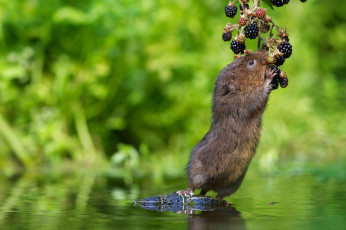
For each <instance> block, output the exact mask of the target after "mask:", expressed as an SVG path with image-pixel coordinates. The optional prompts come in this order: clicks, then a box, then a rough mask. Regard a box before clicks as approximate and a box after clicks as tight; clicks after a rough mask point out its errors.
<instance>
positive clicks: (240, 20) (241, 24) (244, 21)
mask: <svg viewBox="0 0 346 230" xmlns="http://www.w3.org/2000/svg"><path fill="white" fill-rule="evenodd" d="M246 21H247V20H246V18H245V17H241V18H239V20H238V24H239V25H240V26H245V25H246Z"/></svg>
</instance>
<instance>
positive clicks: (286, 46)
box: [278, 42, 292, 58]
mask: <svg viewBox="0 0 346 230" xmlns="http://www.w3.org/2000/svg"><path fill="white" fill-rule="evenodd" d="M278 50H279V51H280V52H281V53H283V54H284V57H285V58H289V57H290V56H291V54H292V45H291V44H290V43H289V42H281V43H280V45H279V46H278Z"/></svg>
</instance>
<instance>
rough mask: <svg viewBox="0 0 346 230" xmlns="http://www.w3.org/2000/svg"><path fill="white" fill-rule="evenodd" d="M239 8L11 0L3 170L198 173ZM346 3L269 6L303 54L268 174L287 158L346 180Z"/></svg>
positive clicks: (261, 158)
mask: <svg viewBox="0 0 346 230" xmlns="http://www.w3.org/2000/svg"><path fill="white" fill-rule="evenodd" d="M225 4H227V1H215V0H213V1H212V0H205V1H198V0H190V1H185V0H174V1H173V0H169V1H167V0H153V1H135V0H104V1H96V0H85V1H72V0H51V1H44V0H23V1H1V2H0V49H1V52H0V169H1V173H2V174H5V175H11V174H13V173H14V172H16V171H17V170H18V169H23V168H26V169H32V168H38V167H42V166H47V167H49V168H61V167H63V168H65V167H70V166H72V167H79V168H85V167H87V168H88V167H94V166H95V165H96V166H97V167H98V168H107V169H110V170H109V173H110V174H112V175H114V176H119V177H123V178H125V181H126V182H127V183H131V182H132V180H133V177H134V176H145V175H146V176H148V175H151V176H153V177H155V178H161V177H162V176H170V177H175V176H181V175H184V173H185V172H184V167H185V164H186V162H187V160H188V157H189V153H190V150H191V149H192V148H193V146H194V145H195V144H196V143H198V141H199V140H200V139H201V138H202V137H203V135H204V134H205V133H206V132H207V130H208V128H209V125H210V117H211V112H210V110H211V109H210V107H211V95H212V91H213V87H214V81H215V77H216V76H217V74H218V73H219V71H220V70H221V69H222V68H223V67H224V66H225V65H227V64H228V63H230V62H232V60H233V54H232V52H231V51H230V49H229V43H225V42H223V41H222V40H221V34H222V28H223V27H224V25H225V24H226V23H227V22H228V21H229V20H228V19H227V18H226V17H225V16H224V12H223V10H224V6H225ZM345 10H346V3H345V1H343V0H336V1H333V3H331V2H330V1H327V0H321V1H318V0H309V1H307V2H306V3H300V2H299V1H291V2H290V3H289V4H288V5H287V6H284V7H281V8H276V9H275V11H272V10H268V14H269V15H270V16H272V17H273V18H274V21H275V22H276V23H277V24H278V25H279V26H281V27H286V28H287V31H288V33H289V34H290V42H291V44H292V45H293V55H292V57H291V58H290V59H288V60H287V61H286V63H285V65H284V66H283V68H282V69H283V70H285V71H286V72H287V75H288V77H289V86H288V87H287V88H285V89H281V88H279V90H276V91H273V93H272V94H271V97H270V102H269V105H268V108H267V110H266V112H265V115H264V118H263V122H264V129H263V132H262V138H261V144H260V146H259V149H258V151H257V155H256V158H255V162H254V165H255V166H256V167H257V168H258V169H260V170H261V171H263V172H276V171H277V170H278V165H279V164H278V163H280V161H284V162H285V164H286V165H289V167H291V168H294V169H297V168H298V169H299V168H302V167H306V166H307V165H315V166H317V167H322V168H323V167H326V166H328V167H333V168H335V169H336V173H335V175H337V176H340V175H341V176H342V177H346V175H345V174H342V173H341V171H342V169H344V168H345V163H346V162H345V161H346V160H345V159H346V158H345V156H346V151H345V149H346V119H345V115H346V113H345V112H346V103H345V100H346V78H345V72H346V65H345V63H346V57H345V56H346V33H345V31H346V14H345ZM235 21H236V19H233V20H231V22H233V23H235ZM247 46H248V47H250V48H251V47H252V48H255V42H253V43H252V44H250V43H247ZM338 169H341V170H338Z"/></svg>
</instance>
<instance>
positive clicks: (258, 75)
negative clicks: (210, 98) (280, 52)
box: [214, 51, 269, 96]
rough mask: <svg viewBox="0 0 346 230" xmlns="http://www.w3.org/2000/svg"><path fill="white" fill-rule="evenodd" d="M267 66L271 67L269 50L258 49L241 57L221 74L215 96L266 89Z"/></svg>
mask: <svg viewBox="0 0 346 230" xmlns="http://www.w3.org/2000/svg"><path fill="white" fill-rule="evenodd" d="M267 68H269V64H268V53H267V51H257V52H254V53H251V54H247V55H245V56H241V57H239V58H238V59H237V60H235V61H234V62H233V63H231V64H229V65H228V66H226V67H225V68H224V69H223V70H222V71H221V73H220V74H219V76H218V79H217V81H216V88H215V95H214V96H225V95H227V94H248V93H250V92H252V91H262V89H265V78H266V76H265V73H266V69H267Z"/></svg>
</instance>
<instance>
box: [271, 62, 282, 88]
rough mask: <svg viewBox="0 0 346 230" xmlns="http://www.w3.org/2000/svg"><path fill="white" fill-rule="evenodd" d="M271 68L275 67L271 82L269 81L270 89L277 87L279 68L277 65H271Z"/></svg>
mask: <svg viewBox="0 0 346 230" xmlns="http://www.w3.org/2000/svg"><path fill="white" fill-rule="evenodd" d="M271 69H275V71H274V73H276V75H275V77H274V78H273V80H272V82H271V83H270V85H271V87H272V90H274V89H277V88H279V76H280V72H281V71H280V69H279V67H277V66H275V65H272V66H271Z"/></svg>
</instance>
